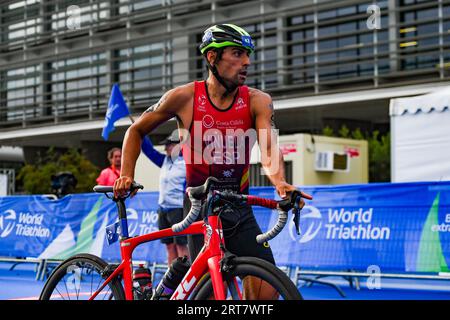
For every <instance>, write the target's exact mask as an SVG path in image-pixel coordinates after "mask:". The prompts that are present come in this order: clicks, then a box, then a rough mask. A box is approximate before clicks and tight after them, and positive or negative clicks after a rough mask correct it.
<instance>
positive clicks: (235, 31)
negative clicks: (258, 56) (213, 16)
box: [200, 24, 255, 54]
mask: <svg viewBox="0 0 450 320" xmlns="http://www.w3.org/2000/svg"><path fill="white" fill-rule="evenodd" d="M230 46H235V47H242V48H245V49H247V50H248V51H249V52H250V53H252V52H253V51H254V50H255V47H254V45H253V41H252V37H251V36H250V34H249V33H248V32H247V31H245V30H244V29H242V28H241V27H238V26H237V25H234V24H218V25H215V26H212V27H210V28H208V29H206V30H205V32H204V34H203V38H202V44H201V45H200V52H201V53H202V54H205V53H206V52H207V51H208V50H209V49H212V48H216V49H219V48H223V47H230Z"/></svg>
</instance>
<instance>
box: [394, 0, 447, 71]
mask: <svg viewBox="0 0 450 320" xmlns="http://www.w3.org/2000/svg"><path fill="white" fill-rule="evenodd" d="M410 2H411V3H410ZM419 2H422V1H418V0H414V1H403V3H404V8H403V9H402V11H401V13H400V23H401V26H400V27H399V30H398V32H399V44H398V45H399V51H400V56H401V68H402V70H417V69H436V68H438V67H439V52H438V50H436V49H437V47H438V46H439V21H437V19H436V18H437V17H438V16H439V9H438V7H437V4H435V5H434V6H432V7H426V8H420V9H414V7H413V9H410V6H411V5H412V4H417V3H419Z"/></svg>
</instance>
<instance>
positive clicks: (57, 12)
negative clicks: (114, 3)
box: [50, 0, 110, 31]
mask: <svg viewBox="0 0 450 320" xmlns="http://www.w3.org/2000/svg"><path fill="white" fill-rule="evenodd" d="M72 6H75V8H76V7H78V8H79V11H78V10H75V11H73V10H69V9H70V7H72ZM50 10H51V12H54V13H53V14H52V15H51V20H52V23H51V28H52V30H54V31H58V30H68V31H71V30H73V29H76V28H78V25H76V24H75V22H76V19H77V18H76V16H75V14H79V22H77V23H79V28H80V29H81V28H83V27H86V26H89V25H93V24H98V23H100V22H101V21H102V20H106V19H109V17H110V3H109V1H96V3H91V1H89V0H77V1H72V0H64V1H59V2H57V4H54V5H52V6H51V7H50ZM74 19H75V20H74Z"/></svg>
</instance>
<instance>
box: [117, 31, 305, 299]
mask: <svg viewBox="0 0 450 320" xmlns="http://www.w3.org/2000/svg"><path fill="white" fill-rule="evenodd" d="M200 51H201V53H202V55H203V56H204V58H205V59H206V65H207V67H208V69H209V75H208V78H207V79H206V81H195V82H191V83H188V84H186V85H183V86H179V87H176V88H174V89H172V90H169V91H168V92H167V93H165V94H164V95H163V96H162V98H161V99H160V101H159V102H158V103H157V104H155V105H154V106H152V107H150V108H149V109H148V110H147V111H145V112H144V113H143V114H142V115H141V117H140V118H139V119H138V120H137V121H136V122H135V123H133V125H131V126H130V128H129V129H128V130H127V132H126V134H125V138H124V142H123V148H122V151H123V152H122V170H121V176H120V178H119V179H117V180H116V182H115V185H114V194H115V195H116V196H117V195H123V194H125V193H126V192H127V190H128V189H129V187H130V185H131V183H132V182H133V179H134V170H135V164H136V159H137V158H138V156H139V153H140V149H141V142H142V137H144V136H145V135H147V134H148V133H150V132H151V131H152V130H154V129H155V128H156V127H157V126H159V125H160V124H162V123H164V122H166V121H168V120H169V119H171V118H173V117H176V119H177V122H178V128H179V132H180V133H182V134H181V136H182V139H183V141H184V143H183V145H182V147H183V156H184V157H185V162H186V183H187V187H190V186H198V185H201V184H203V183H204V182H205V180H206V179H207V178H208V177H209V176H214V177H216V178H218V179H219V180H221V181H223V184H224V188H225V189H228V190H230V189H231V190H233V191H235V192H238V193H248V187H249V182H248V177H249V172H248V170H249V161H250V159H249V158H250V153H251V149H252V142H251V141H250V140H251V138H250V136H251V134H247V135H246V136H247V138H244V139H240V138H241V137H242V133H243V132H244V133H245V132H249V131H252V130H253V131H254V132H255V136H256V137H257V139H258V143H259V146H260V149H261V154H262V159H261V164H262V166H263V168H264V169H265V171H266V174H267V176H268V178H269V180H270V181H271V183H272V184H273V185H274V186H275V188H276V191H277V193H278V194H279V196H280V197H281V198H285V197H286V196H287V195H288V194H289V193H290V192H292V191H293V190H296V188H295V187H294V186H292V185H290V184H288V183H287V182H286V180H285V173H284V162H283V156H282V154H281V152H279V148H278V145H277V141H276V135H274V131H275V130H274V129H275V127H274V117H273V116H274V110H273V104H272V98H271V97H270V95H268V94H267V93H264V92H262V91H260V90H257V89H254V88H249V87H247V86H244V82H245V80H246V78H247V69H248V67H249V65H250V58H249V56H250V53H252V52H253V51H254V46H253V42H252V38H251V36H250V35H249V34H248V33H247V32H246V31H245V30H243V29H242V28H240V27H238V26H236V25H233V24H221V25H215V26H213V27H210V28H208V29H207V30H206V31H205V32H204V36H203V39H202V44H201V45H200ZM187 135H188V136H189V138H188V139H186V136H187ZM244 136H245V134H244ZM242 141H245V142H247V143H245V146H244V148H242V146H243V145H242ZM237 144H240V145H237ZM238 149H239V150H238ZM230 150H231V152H230ZM300 205H301V207H303V206H304V202H303V201H302V203H301V204H300ZM189 207H190V204H189V200H188V198H187V197H185V210H186V212H185V214H187V212H188V210H189ZM221 220H222V224H223V229H224V236H225V243H226V247H227V249H228V250H229V251H230V252H232V253H234V254H236V255H238V256H255V257H259V258H261V259H264V260H267V261H269V262H271V263H273V264H275V261H274V258H273V255H272V251H271V249H270V247H269V246H268V244H267V243H266V244H264V245H263V244H261V245H260V244H258V243H256V240H255V237H256V236H257V235H258V234H260V233H261V230H260V228H259V226H258V224H257V222H256V219H255V217H254V215H253V212H252V210H251V207H249V206H244V207H241V208H239V210H237V212H234V214H233V213H232V214H227V215H223V216H221ZM198 237H200V238H198ZM188 245H189V250H190V254H191V259H192V260H194V259H195V257H196V256H197V254H198V252H199V251H200V249H201V247H202V245H203V241H202V236H195V237H189V239H188ZM259 285H260V286H261V284H259ZM260 289H263V291H264V288H259V289H257V290H260ZM258 292H259V291H258ZM260 297H261V296H260Z"/></svg>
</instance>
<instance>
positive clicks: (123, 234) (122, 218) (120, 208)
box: [114, 197, 129, 239]
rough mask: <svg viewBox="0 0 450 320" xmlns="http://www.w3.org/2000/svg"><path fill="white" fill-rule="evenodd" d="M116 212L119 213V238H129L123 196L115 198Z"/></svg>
mask: <svg viewBox="0 0 450 320" xmlns="http://www.w3.org/2000/svg"><path fill="white" fill-rule="evenodd" d="M114 201H115V202H116V206H117V212H118V213H119V222H120V239H126V238H129V234H128V220H127V209H126V208H125V199H124V198H120V197H119V198H115V199H114Z"/></svg>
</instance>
